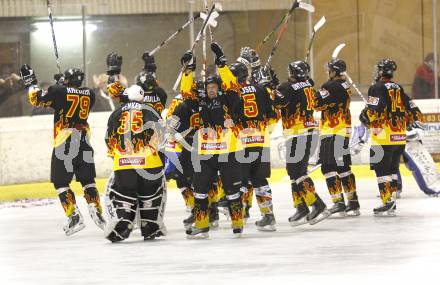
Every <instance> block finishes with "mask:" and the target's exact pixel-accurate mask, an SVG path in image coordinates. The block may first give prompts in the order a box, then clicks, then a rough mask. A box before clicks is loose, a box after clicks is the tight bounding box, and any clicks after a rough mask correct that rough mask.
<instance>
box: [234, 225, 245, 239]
mask: <svg viewBox="0 0 440 285" xmlns="http://www.w3.org/2000/svg"><path fill="white" fill-rule="evenodd" d="M232 233H233V234H234V237H235V238H240V237H241V236H242V234H243V227H240V228H234V229H232Z"/></svg>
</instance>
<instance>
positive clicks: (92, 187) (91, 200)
mask: <svg viewBox="0 0 440 285" xmlns="http://www.w3.org/2000/svg"><path fill="white" fill-rule="evenodd" d="M83 190H84V198H85V199H86V201H87V204H95V208H96V209H97V210H98V212H99V213H100V214H102V206H101V201H100V199H99V192H98V189H96V184H95V183H91V184H87V185H85V186H84V187H83Z"/></svg>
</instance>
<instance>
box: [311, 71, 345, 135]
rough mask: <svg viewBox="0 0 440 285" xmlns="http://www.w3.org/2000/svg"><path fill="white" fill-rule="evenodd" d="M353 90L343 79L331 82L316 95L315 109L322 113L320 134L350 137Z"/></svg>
mask: <svg viewBox="0 0 440 285" xmlns="http://www.w3.org/2000/svg"><path fill="white" fill-rule="evenodd" d="M351 95H352V93H351V90H350V85H349V84H348V83H347V82H346V81H345V80H342V79H338V80H329V81H327V82H326V83H324V84H323V85H322V87H321V89H320V90H319V92H317V93H316V96H315V98H316V100H315V102H314V103H315V106H314V109H315V110H316V111H321V122H320V134H321V135H340V136H343V137H349V136H350V134H351V113H350V102H351Z"/></svg>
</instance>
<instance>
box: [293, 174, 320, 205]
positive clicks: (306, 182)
mask: <svg viewBox="0 0 440 285" xmlns="http://www.w3.org/2000/svg"><path fill="white" fill-rule="evenodd" d="M296 183H297V185H298V188H299V191H300V193H301V195H302V197H303V199H304V201H305V202H306V205H307V206H311V205H313V203H315V202H316V192H315V184H314V183H313V180H312V179H311V178H310V177H309V176H307V175H304V176H302V177H300V178H298V180H296Z"/></svg>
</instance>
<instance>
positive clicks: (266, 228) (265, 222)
mask: <svg viewBox="0 0 440 285" xmlns="http://www.w3.org/2000/svg"><path fill="white" fill-rule="evenodd" d="M275 224H276V221H275V216H274V214H265V215H263V217H262V218H261V220H259V221H256V222H255V225H256V226H257V230H259V231H263V232H273V231H276V230H277V229H276V227H275Z"/></svg>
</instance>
